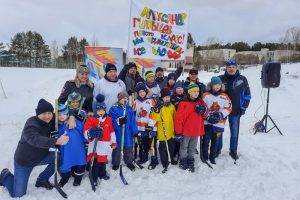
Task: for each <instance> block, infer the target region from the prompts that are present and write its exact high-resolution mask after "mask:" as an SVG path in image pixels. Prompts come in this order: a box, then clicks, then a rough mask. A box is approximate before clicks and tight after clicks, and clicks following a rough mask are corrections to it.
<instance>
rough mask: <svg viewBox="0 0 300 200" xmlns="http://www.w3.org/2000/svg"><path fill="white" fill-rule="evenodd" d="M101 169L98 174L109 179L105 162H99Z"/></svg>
mask: <svg viewBox="0 0 300 200" xmlns="http://www.w3.org/2000/svg"><path fill="white" fill-rule="evenodd" d="M98 169H99V171H98V176H99V178H100V179H104V180H108V179H109V178H110V177H109V176H108V175H107V172H106V164H105V163H100V164H99V168H98Z"/></svg>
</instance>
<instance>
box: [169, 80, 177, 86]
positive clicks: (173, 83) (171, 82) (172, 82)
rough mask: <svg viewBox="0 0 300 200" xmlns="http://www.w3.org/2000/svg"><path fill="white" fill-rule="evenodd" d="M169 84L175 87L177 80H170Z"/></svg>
mask: <svg viewBox="0 0 300 200" xmlns="http://www.w3.org/2000/svg"><path fill="white" fill-rule="evenodd" d="M168 83H169V85H170V86H173V85H175V83H176V82H175V80H173V79H170V80H169V81H168Z"/></svg>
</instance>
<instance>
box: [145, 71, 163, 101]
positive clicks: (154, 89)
mask: <svg viewBox="0 0 300 200" xmlns="http://www.w3.org/2000/svg"><path fill="white" fill-rule="evenodd" d="M145 84H146V87H147V90H148V94H147V96H148V97H150V98H152V99H153V100H154V101H155V102H156V101H157V100H158V98H159V96H160V87H159V85H158V84H157V83H156V81H155V74H154V72H152V71H147V72H146V73H145Z"/></svg>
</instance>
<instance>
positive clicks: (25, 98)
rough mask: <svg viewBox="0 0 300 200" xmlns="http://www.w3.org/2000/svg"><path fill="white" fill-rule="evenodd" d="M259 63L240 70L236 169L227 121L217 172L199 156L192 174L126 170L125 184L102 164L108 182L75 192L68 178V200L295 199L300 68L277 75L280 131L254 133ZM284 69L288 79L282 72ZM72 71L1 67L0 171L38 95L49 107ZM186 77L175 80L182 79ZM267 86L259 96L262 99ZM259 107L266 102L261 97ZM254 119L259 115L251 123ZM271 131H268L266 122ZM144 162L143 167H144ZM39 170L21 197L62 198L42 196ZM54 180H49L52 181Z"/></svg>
mask: <svg viewBox="0 0 300 200" xmlns="http://www.w3.org/2000/svg"><path fill="white" fill-rule="evenodd" d="M260 70H261V66H258V67H253V68H249V69H246V70H245V71H242V74H244V75H245V76H246V77H247V79H248V81H249V84H250V88H251V92H252V100H251V103H250V106H249V108H248V111H247V113H246V115H245V116H243V117H242V119H241V130H240V136H239V148H238V152H239V156H240V159H239V160H238V161H237V165H234V163H233V160H232V159H231V158H230V157H229V155H228V152H229V150H228V148H229V127H228V124H226V128H225V132H224V138H223V139H224V141H223V150H222V154H221V155H220V157H219V158H217V160H216V162H217V165H213V167H214V169H213V170H212V169H210V168H208V167H207V166H206V165H205V164H204V163H202V162H200V161H199V156H198V155H195V158H196V162H195V165H196V172H195V173H190V172H188V171H183V170H180V169H179V168H178V166H172V165H171V166H170V167H169V170H168V171H167V173H166V174H162V173H161V171H162V166H161V165H159V166H158V167H157V168H156V169H154V170H152V171H150V170H148V169H146V168H145V169H143V170H139V169H137V170H136V171H135V172H131V171H130V170H129V169H127V168H126V167H124V176H125V178H126V179H127V181H128V183H129V185H128V186H124V185H123V184H122V182H121V180H120V177H119V171H116V172H115V171H112V170H111V168H110V164H109V165H107V168H108V172H109V173H110V176H111V179H110V180H109V181H102V182H101V185H100V187H97V191H96V192H95V193H94V192H93V191H92V190H91V186H90V183H89V179H88V176H87V175H86V176H85V177H84V179H83V181H82V185H81V186H80V187H76V188H75V187H73V186H72V183H73V179H70V181H69V182H68V183H67V185H66V186H65V187H64V188H63V189H64V190H65V192H66V193H67V194H68V196H69V199H76V200H77V199H82V198H86V199H89V198H97V199H103V200H104V199H125V200H126V199H130V200H138V199H143V200H147V199H149V200H150V199H151V200H153V199H182V200H185V199H191V200H194V199H195V200H196V199H197V200H199V199H210V200H220V199H228V200H229V199H230V200H232V199H239V200H241V199H245V200H248V199H251V200H252V199H255V200H256V199H257V200H261V199H272V200H277V199H278V200H280V199H289V200H299V199H300V190H299V188H298V187H297V186H298V185H299V183H300V151H299V144H298V143H299V142H298V141H300V136H299V131H298V127H296V126H297V124H298V123H299V119H300V118H299V113H300V108H299V99H298V97H300V95H299V94H298V93H297V91H298V88H299V86H300V73H299V72H300V64H285V65H282V70H281V84H280V87H279V88H275V89H271V92H270V108H269V111H270V115H271V117H272V118H273V119H274V120H275V122H276V124H277V125H278V126H279V128H280V130H281V131H282V133H283V134H284V136H281V135H280V134H279V133H278V132H277V130H276V129H273V130H272V131H270V133H268V134H263V133H257V134H256V135H253V130H252V129H253V126H254V123H255V122H257V121H258V119H261V118H262V116H263V113H264V107H261V108H260V110H258V111H257V112H256V110H257V109H258V108H259V107H260V105H261V104H262V102H261V83H260ZM287 72H288V74H287ZM74 75H75V70H64V69H27V68H0V79H1V81H2V83H3V86H4V88H5V91H6V95H7V96H8V98H7V99H4V98H3V94H2V91H0V111H1V113H0V169H3V168H4V167H7V168H9V169H10V170H13V156H14V151H15V149H16V146H17V143H18V140H19V138H20V135H21V131H22V128H23V126H24V123H25V121H26V120H27V118H29V117H30V116H32V115H34V114H35V108H36V104H37V102H38V100H39V99H40V98H45V99H47V100H48V101H50V102H53V103H54V99H55V98H56V97H57V96H58V95H59V93H60V90H61V89H62V87H63V84H64V83H65V81H66V80H69V79H73V77H74ZM213 75H216V74H214V73H206V72H200V73H199V77H200V80H201V81H203V82H205V83H207V82H208V81H209V80H210V78H211V76H213ZM186 76H187V74H185V75H184V76H182V77H180V79H184V78H185V77H186ZM266 94H267V91H266V90H265V89H264V91H263V92H262V95H263V96H265V97H266ZM263 103H264V105H265V104H266V100H264V102H263ZM255 112H256V114H255V116H256V117H257V118H258V119H256V118H255V116H254V113H255ZM268 127H269V128H270V127H272V124H271V122H270V121H268ZM148 164H149V162H148V163H146V164H145V165H144V166H148ZM43 169H44V167H36V168H35V169H34V170H33V172H32V175H31V177H30V179H29V185H28V189H27V195H26V196H24V197H23V198H22V199H24V200H29V199H30V200H48V199H49V200H50V199H59V198H61V197H60V195H59V194H58V192H57V191H56V190H55V189H53V190H52V191H47V190H44V189H37V188H35V186H34V184H35V180H36V178H37V176H38V174H39V173H40V172H41V171H42V170H43ZM51 181H53V180H52V179H51ZM0 199H1V200H6V199H10V197H9V194H8V192H7V191H6V189H4V188H3V187H0Z"/></svg>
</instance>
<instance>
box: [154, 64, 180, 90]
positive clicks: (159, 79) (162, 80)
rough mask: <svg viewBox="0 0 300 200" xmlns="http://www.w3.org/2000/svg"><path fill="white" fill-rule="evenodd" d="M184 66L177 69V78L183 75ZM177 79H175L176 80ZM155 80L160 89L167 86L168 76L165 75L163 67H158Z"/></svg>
mask: <svg viewBox="0 0 300 200" xmlns="http://www.w3.org/2000/svg"><path fill="white" fill-rule="evenodd" d="M182 70H183V67H181V66H180V67H178V68H177V69H176V71H175V74H176V80H177V78H178V77H179V76H180V75H181V73H182ZM176 80H175V81H176ZM155 81H156V83H157V84H158V85H159V87H160V89H163V88H165V87H167V82H168V77H167V76H165V75H164V70H163V68H161V67H157V68H156V70H155Z"/></svg>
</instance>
